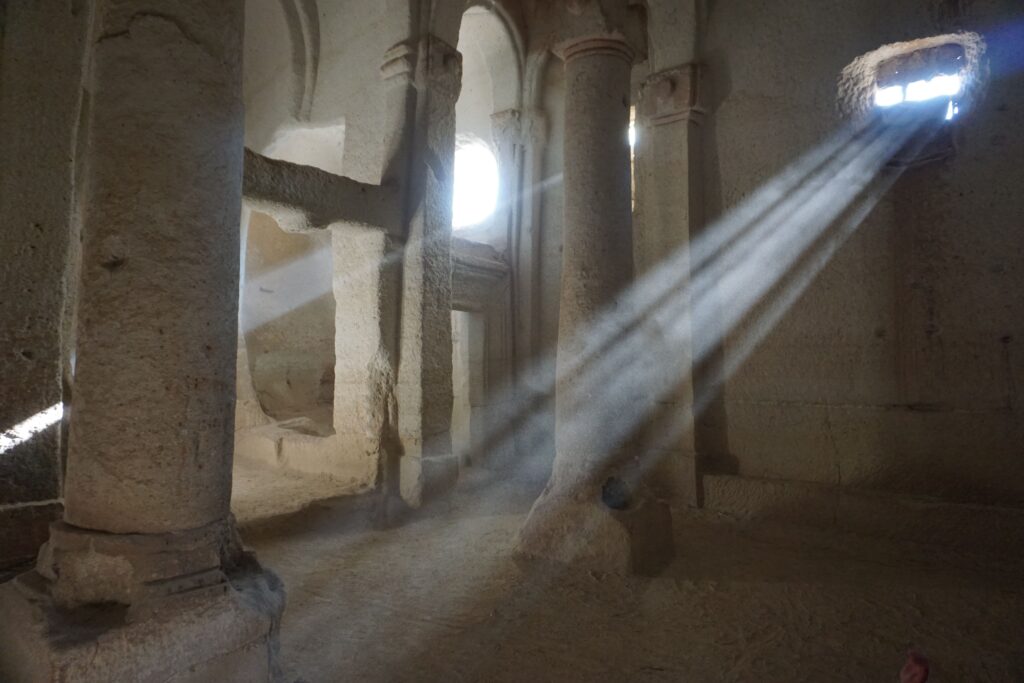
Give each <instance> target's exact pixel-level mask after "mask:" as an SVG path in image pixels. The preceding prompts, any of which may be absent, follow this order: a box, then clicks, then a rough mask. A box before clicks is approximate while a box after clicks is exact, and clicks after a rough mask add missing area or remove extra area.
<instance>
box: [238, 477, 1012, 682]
mask: <svg viewBox="0 0 1024 683" xmlns="http://www.w3.org/2000/svg"><path fill="white" fill-rule="evenodd" d="M303 476H307V475H303ZM275 485H276V484H275V482H274V479H262V478H261V477H260V476H255V477H253V478H250V479H249V483H248V485H247V486H249V487H250V488H252V493H253V495H257V494H258V493H259V490H260V486H263V487H265V489H264V491H263V493H264V495H265V496H266V499H267V500H271V499H274V494H273V489H274V487H275ZM295 485H296V482H295V481H293V480H288V481H287V482H286V483H285V484H282V486H286V487H292V488H290V489H289V490H292V491H294V487H295ZM253 487H255V488H253ZM300 488H301V487H300ZM535 494H536V491H524V490H523V489H522V488H517V487H516V486H515V485H514V484H510V483H508V482H496V483H490V482H488V481H487V480H486V479H484V478H482V475H476V476H474V477H471V478H470V480H469V481H468V482H466V483H463V484H460V487H459V490H458V491H457V492H456V494H455V495H454V496H452V497H451V498H450V499H449V501H448V502H446V503H443V504H439V505H436V506H435V507H434V508H432V509H430V510H427V511H425V512H424V513H422V514H421V515H420V516H418V517H417V518H416V519H412V520H408V521H407V522H406V523H405V524H403V525H401V526H399V527H398V528H394V529H390V530H379V529H375V528H374V525H373V523H372V521H371V520H372V518H373V510H374V502H375V501H374V498H372V497H369V496H364V497H356V498H353V497H349V498H337V499H333V500H328V501H322V502H316V503H312V504H309V505H306V506H305V507H303V508H302V509H301V510H298V511H295V508H296V505H295V500H296V499H295V497H294V496H285V498H287V499H288V500H289V501H290V503H291V505H290V506H289V508H288V510H287V512H288V514H284V515H281V516H277V517H270V516H268V515H266V514H263V515H260V516H259V517H258V518H256V519H252V518H250V519H249V520H248V521H246V520H245V519H243V520H242V524H243V536H244V538H245V539H246V541H247V542H248V543H249V544H250V545H251V546H252V547H253V548H254V549H256V551H257V552H258V554H259V557H260V559H261V561H262V562H263V563H264V564H265V565H266V566H268V567H270V568H272V569H273V570H275V571H276V572H278V574H280V576H281V578H283V579H284V582H285V585H286V587H287V591H288V607H287V611H286V613H285V616H284V620H283V624H282V630H281V652H280V658H281V662H282V665H283V668H284V673H285V679H284V680H285V681H288V683H295V682H297V681H302V682H304V683H320V682H334V681H361V682H362V681H446V682H447V681H483V682H490V681H523V682H526V681H559V682H563V681H569V682H575V681H611V682H615V681H677V682H680V681H681V682H703V681H715V682H717V681H743V682H747V681H756V682H760V683H768V682H774V681H779V682H782V681H786V682H795V681H815V682H818V683H820V682H824V681H829V682H839V681H851V682H853V681H856V682H857V683H864V682H866V681H896V680H897V673H898V671H899V669H900V666H901V665H902V663H903V660H904V659H905V653H906V651H907V649H908V648H910V647H914V648H917V649H919V650H921V651H922V652H924V653H925V654H926V655H927V656H928V657H929V658H930V660H931V662H932V672H933V675H932V678H931V679H930V681H932V682H935V681H938V682H939V683H943V682H946V683H952V682H960V681H963V682H972V683H973V682H979V681H1000V682H1007V683H1010V682H1021V681H1024V592H1022V587H1024V572H1022V569H1024V562H1022V561H1020V560H1019V559H1011V558H991V557H979V556H973V555H966V554H953V553H949V552H944V551H942V550H941V549H938V548H934V547H924V546H913V545H908V544H896V543H892V542H880V541H874V540H870V539H864V538H855V537H851V536H845V535H836V534H825V533H820V532H810V531H801V532H794V531H793V530H792V529H780V528H770V527H757V528H750V527H747V528H741V527H739V526H736V525H734V524H731V523H730V522H729V521H728V520H724V519H721V518H713V517H709V516H705V515H696V514H682V515H678V516H677V525H676V531H677V537H678V547H679V548H680V556H679V557H678V559H677V560H676V562H675V564H674V565H673V566H672V567H671V568H670V570H669V571H668V572H667V573H666V574H665V575H663V576H661V577H659V578H656V579H621V578H616V577H611V576H601V575H597V574H593V573H588V572H566V571H562V570H559V571H553V570H551V568H537V567H534V568H532V569H531V568H526V569H524V568H521V567H519V566H517V565H516V564H515V563H514V562H513V561H512V560H511V559H510V549H511V546H512V543H513V542H514V537H515V533H516V531H517V529H518V528H519V527H520V525H521V524H522V521H523V518H524V515H525V513H526V511H527V510H528V509H529V504H530V503H531V501H532V500H533V497H534V495H535ZM243 498H244V496H243ZM307 498H308V497H307ZM264 512H266V510H264ZM240 516H242V517H244V515H240Z"/></svg>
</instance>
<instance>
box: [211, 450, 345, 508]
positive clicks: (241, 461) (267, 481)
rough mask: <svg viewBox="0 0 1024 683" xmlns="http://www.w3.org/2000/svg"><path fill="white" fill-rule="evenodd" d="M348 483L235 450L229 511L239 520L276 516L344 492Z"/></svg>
mask: <svg viewBox="0 0 1024 683" xmlns="http://www.w3.org/2000/svg"><path fill="white" fill-rule="evenodd" d="M351 488H352V485H351V483H349V482H347V481H344V480H342V479H338V478H335V477H330V476H327V475H322V474H307V473H305V472H297V471H295V470H288V469H284V468H282V467H274V466H272V465H268V464H266V463H263V462H260V461H258V460H255V459H252V458H247V457H245V456H243V455H240V454H236V456H235V466H234V470H233V479H232V486H231V511H232V512H234V513H235V519H237V520H238V522H239V523H240V524H249V523H254V522H258V521H260V520H263V519H267V518H272V517H278V516H280V515H286V514H289V513H292V512H296V511H298V510H301V509H303V508H304V507H306V506H307V505H309V504H311V503H313V502H315V501H318V500H324V499H327V498H332V497H335V496H341V495H346V494H348V493H349V492H350V490H351Z"/></svg>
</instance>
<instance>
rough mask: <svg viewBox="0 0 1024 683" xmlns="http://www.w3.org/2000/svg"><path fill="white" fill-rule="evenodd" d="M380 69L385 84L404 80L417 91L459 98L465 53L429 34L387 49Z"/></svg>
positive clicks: (404, 82)
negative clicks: (424, 90)
mask: <svg viewBox="0 0 1024 683" xmlns="http://www.w3.org/2000/svg"><path fill="white" fill-rule="evenodd" d="M380 70H381V75H382V76H383V78H384V80H386V81H390V80H392V79H397V80H401V81H402V82H403V84H409V83H411V84H412V85H415V86H416V88H417V89H418V90H423V89H424V88H427V87H429V88H431V89H432V90H433V91H435V92H436V91H438V90H439V89H441V90H444V91H449V90H450V91H452V93H453V97H454V98H455V99H457V98H458V96H459V88H460V86H461V83H462V54H461V53H460V52H459V51H458V50H457V49H455V48H454V47H452V46H451V45H449V44H448V43H447V42H445V41H444V40H442V39H441V38H438V37H437V36H435V35H433V34H430V33H426V34H423V35H422V36H420V37H418V38H410V39H409V40H405V41H402V42H401V43H398V44H397V45H394V46H392V47H391V48H390V49H388V51H387V52H385V53H384V60H383V62H382V63H381V68H380Z"/></svg>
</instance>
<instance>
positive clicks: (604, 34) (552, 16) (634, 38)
mask: <svg viewBox="0 0 1024 683" xmlns="http://www.w3.org/2000/svg"><path fill="white" fill-rule="evenodd" d="M540 12H541V14H542V15H543V16H542V17H540V18H539V21H538V22H537V24H538V25H539V26H544V27H545V28H546V31H547V33H548V35H547V41H548V43H549V44H550V45H551V48H552V51H553V52H554V53H555V54H556V55H558V56H559V57H560V58H562V59H563V60H565V59H571V58H572V57H577V56H580V55H585V54H594V53H595V52H596V53H597V54H619V55H622V56H623V58H625V59H628V60H629V61H631V62H632V61H642V60H643V59H645V58H646V56H647V15H646V10H645V8H644V6H643V4H641V3H640V2H637V1H636V0H557V2H554V3H551V5H550V6H548V7H546V8H544V9H542V10H540Z"/></svg>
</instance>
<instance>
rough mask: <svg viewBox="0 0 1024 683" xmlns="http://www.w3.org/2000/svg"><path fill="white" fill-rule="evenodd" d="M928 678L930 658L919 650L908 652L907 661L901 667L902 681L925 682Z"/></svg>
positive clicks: (904, 682)
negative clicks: (926, 657) (925, 656)
mask: <svg viewBox="0 0 1024 683" xmlns="http://www.w3.org/2000/svg"><path fill="white" fill-rule="evenodd" d="M927 680H928V660H927V659H925V658H924V656H923V655H921V654H920V653H918V652H914V651H913V650H911V651H910V652H908V653H907V663H906V664H904V665H903V668H902V669H900V683H925V682H926V681H927Z"/></svg>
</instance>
